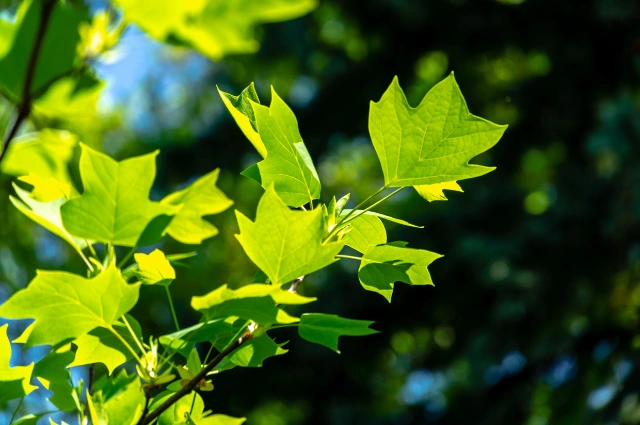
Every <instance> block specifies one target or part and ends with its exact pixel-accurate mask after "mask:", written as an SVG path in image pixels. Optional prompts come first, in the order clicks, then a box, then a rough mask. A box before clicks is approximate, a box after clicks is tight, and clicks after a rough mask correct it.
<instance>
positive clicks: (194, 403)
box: [189, 392, 196, 417]
mask: <svg viewBox="0 0 640 425" xmlns="http://www.w3.org/2000/svg"><path fill="white" fill-rule="evenodd" d="M195 405H196V393H195V392H194V393H193V400H191V409H189V417H191V415H193V406H195Z"/></svg>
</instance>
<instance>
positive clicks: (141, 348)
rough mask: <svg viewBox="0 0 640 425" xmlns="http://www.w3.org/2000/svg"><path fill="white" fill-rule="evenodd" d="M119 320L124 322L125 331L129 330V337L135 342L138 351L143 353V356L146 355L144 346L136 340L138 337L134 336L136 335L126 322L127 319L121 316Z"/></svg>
mask: <svg viewBox="0 0 640 425" xmlns="http://www.w3.org/2000/svg"><path fill="white" fill-rule="evenodd" d="M121 319H122V321H123V322H124V324H125V325H126V326H127V329H129V333H130V334H131V336H132V337H133V339H134V340H135V342H136V344H137V345H138V348H139V349H140V351H141V352H143V353H144V354H147V352H146V350H145V349H144V346H143V345H142V342H140V340H139V339H138V335H136V333H135V332H134V331H133V328H132V327H131V324H130V323H129V321H128V320H127V317H126V316H124V315H123V316H122V317H121Z"/></svg>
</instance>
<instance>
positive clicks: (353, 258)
mask: <svg viewBox="0 0 640 425" xmlns="http://www.w3.org/2000/svg"><path fill="white" fill-rule="evenodd" d="M336 258H347V259H349V260H356V261H361V260H362V257H354V256H353V255H342V254H338V255H336Z"/></svg>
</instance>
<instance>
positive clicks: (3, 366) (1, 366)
mask: <svg viewBox="0 0 640 425" xmlns="http://www.w3.org/2000/svg"><path fill="white" fill-rule="evenodd" d="M8 327H9V325H3V326H0V404H1V403H4V402H6V401H8V400H14V399H16V398H20V397H24V396H26V395H27V394H29V393H30V392H31V391H33V390H36V389H38V387H35V386H33V385H31V384H30V381H31V372H32V371H33V363H31V364H30V365H29V366H16V367H10V361H11V342H9V337H7V328H8Z"/></svg>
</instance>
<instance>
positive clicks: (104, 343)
mask: <svg viewBox="0 0 640 425" xmlns="http://www.w3.org/2000/svg"><path fill="white" fill-rule="evenodd" d="M126 317H127V320H128V321H129V323H130V324H131V327H132V328H133V331H134V332H135V334H136V335H137V336H138V339H142V336H141V335H142V329H141V328H140V324H139V323H138V321H137V320H135V319H134V318H133V317H131V316H129V315H126ZM113 329H114V330H115V331H116V332H118V334H119V335H120V336H121V337H122V338H123V339H124V340H125V341H127V344H129V347H135V346H136V341H135V340H134V339H133V336H132V335H131V332H129V329H128V328H127V326H126V325H125V324H123V323H120V322H116V323H114V324H113ZM73 344H75V345H76V346H77V347H78V349H77V350H76V357H75V360H74V361H73V363H71V366H81V365H87V364H92V363H103V364H104V365H105V366H106V367H107V370H108V371H109V374H112V373H113V371H114V369H115V368H116V367H118V366H120V365H121V364H124V363H125V362H126V361H127V360H129V359H131V358H132V357H133V355H132V354H131V351H130V350H129V349H128V348H127V346H126V345H124V344H123V343H122V341H121V340H120V339H119V338H118V337H116V336H115V335H114V334H113V333H112V332H111V331H109V330H108V329H105V328H102V327H101V328H95V329H93V330H92V331H91V332H89V333H87V334H85V335H81V336H80V337H78V338H76V339H75V340H74V341H73Z"/></svg>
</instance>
